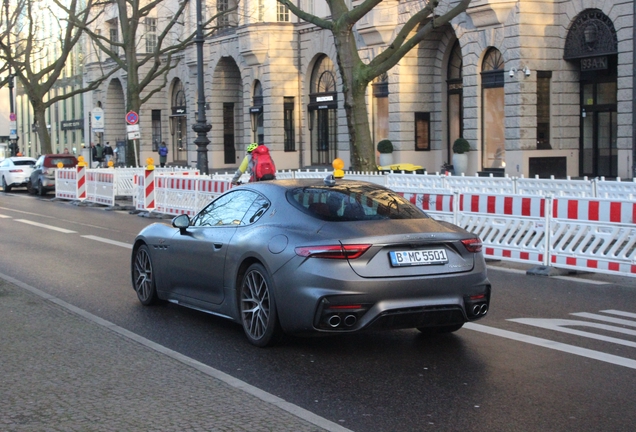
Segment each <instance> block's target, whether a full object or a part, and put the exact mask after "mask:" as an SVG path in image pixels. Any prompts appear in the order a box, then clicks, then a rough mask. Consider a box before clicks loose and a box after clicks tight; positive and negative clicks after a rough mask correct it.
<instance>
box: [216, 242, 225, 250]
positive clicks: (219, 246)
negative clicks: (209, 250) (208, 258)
mask: <svg viewBox="0 0 636 432" xmlns="http://www.w3.org/2000/svg"><path fill="white" fill-rule="evenodd" d="M222 247H223V243H214V250H219V249H221V248H222Z"/></svg>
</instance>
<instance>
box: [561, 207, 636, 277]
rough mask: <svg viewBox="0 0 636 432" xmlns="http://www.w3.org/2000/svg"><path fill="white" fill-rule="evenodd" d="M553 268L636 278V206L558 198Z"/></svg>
mask: <svg viewBox="0 0 636 432" xmlns="http://www.w3.org/2000/svg"><path fill="white" fill-rule="evenodd" d="M550 237H551V244H550V264H551V265H552V266H554V267H559V268H567V269H571V270H582V271H592V272H596V273H609V274H621V275H626V276H634V277H636V203H634V202H633V201H615V200H609V199H605V200H599V199H593V198H580V199H571V198H555V199H554V203H553V207H552V215H551V220H550Z"/></svg>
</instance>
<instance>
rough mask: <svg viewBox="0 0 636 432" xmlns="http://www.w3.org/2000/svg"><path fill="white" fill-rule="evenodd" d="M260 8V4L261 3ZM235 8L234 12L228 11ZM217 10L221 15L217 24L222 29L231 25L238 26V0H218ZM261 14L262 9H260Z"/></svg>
mask: <svg viewBox="0 0 636 432" xmlns="http://www.w3.org/2000/svg"><path fill="white" fill-rule="evenodd" d="M259 8H260V5H259ZM230 9H233V11H232V12H228V11H229V10H230ZM216 12H217V14H218V15H219V17H218V18H217V25H218V27H219V29H220V30H223V29H227V28H229V27H236V26H237V24H238V15H237V7H236V0H217V1H216ZM258 13H259V15H260V10H259V12H258Z"/></svg>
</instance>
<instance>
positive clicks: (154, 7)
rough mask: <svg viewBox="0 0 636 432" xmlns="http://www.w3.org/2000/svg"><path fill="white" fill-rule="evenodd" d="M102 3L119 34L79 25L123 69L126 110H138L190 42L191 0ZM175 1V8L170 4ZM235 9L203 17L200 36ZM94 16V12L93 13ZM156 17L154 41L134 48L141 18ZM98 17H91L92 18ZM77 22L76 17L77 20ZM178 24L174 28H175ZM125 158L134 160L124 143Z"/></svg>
mask: <svg viewBox="0 0 636 432" xmlns="http://www.w3.org/2000/svg"><path fill="white" fill-rule="evenodd" d="M109 3H110V4H106V5H104V6H102V9H101V11H100V12H99V13H101V14H102V15H103V14H104V13H105V12H107V11H108V9H107V8H116V9H117V24H118V26H119V31H120V33H121V38H118V40H113V39H111V38H110V37H109V36H110V35H102V34H100V33H99V32H97V31H95V30H96V29H95V28H94V27H95V26H94V25H84V26H83V27H82V28H83V29H84V31H86V33H87V34H88V35H89V36H90V38H91V39H92V41H93V42H94V44H95V45H96V46H97V48H98V49H99V50H101V51H102V52H104V53H105V54H106V55H107V56H108V57H109V58H110V59H111V60H112V61H113V62H114V64H116V65H117V66H118V67H119V68H121V69H122V70H123V71H125V73H126V110H127V111H134V112H136V113H139V112H140V110H141V106H142V105H143V104H144V103H146V102H148V100H150V98H151V97H152V96H153V95H154V94H156V93H157V92H159V91H162V90H163V89H164V88H165V87H166V85H167V84H168V73H169V72H170V71H171V70H172V69H174V68H176V67H177V66H178V64H179V61H180V59H181V55H182V54H183V51H184V50H185V48H187V47H188V46H190V45H191V44H193V43H194V40H195V37H196V31H191V32H188V33H186V32H185V30H184V29H185V26H184V25H183V24H184V23H183V21H184V17H183V15H184V11H185V10H186V7H187V6H188V5H189V4H192V5H194V4H195V1H194V0H181V1H180V2H178V3H176V2H171V4H169V2H168V0H148V1H146V2H142V1H140V0H113V1H110V2H109ZM175 3H176V4H177V7H176V9H173V10H170V6H171V5H173V4H175ZM237 9H238V2H237V3H236V5H235V6H234V7H231V8H228V9H225V10H222V11H217V13H216V14H214V15H211V16H208V17H206V19H205V21H204V22H203V23H202V26H203V29H204V37H207V36H210V35H211V34H213V33H214V32H215V31H216V30H217V28H218V25H217V20H218V19H219V18H221V17H224V16H227V15H229V14H232V13H233V12H235V11H236V10H237ZM95 16H97V15H95ZM148 17H157V18H162V19H166V21H164V22H162V28H161V29H157V30H158V31H159V32H158V33H157V38H156V44H155V45H154V48H152V49H151V50H150V51H149V50H148V45H146V49H145V50H138V48H137V44H138V43H139V42H140V41H141V40H142V38H141V35H142V34H143V30H144V26H145V25H146V21H145V19H146V18H148ZM97 21H98V19H97V18H94V20H93V22H97ZM77 22H78V23H79V22H80V20H77ZM177 26H178V28H177ZM126 153H127V154H126V159H127V160H135V159H136V156H138V155H135V154H134V150H133V147H132V146H127V151H126Z"/></svg>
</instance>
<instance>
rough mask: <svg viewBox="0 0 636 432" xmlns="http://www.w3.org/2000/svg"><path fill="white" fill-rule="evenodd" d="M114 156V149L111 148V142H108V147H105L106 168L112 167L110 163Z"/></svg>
mask: <svg viewBox="0 0 636 432" xmlns="http://www.w3.org/2000/svg"><path fill="white" fill-rule="evenodd" d="M113 155H114V153H113V148H112V147H111V146H110V142H108V141H106V147H104V161H105V163H106V166H110V165H108V163H109V162H110V161H112V160H113ZM113 163H114V162H113Z"/></svg>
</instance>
